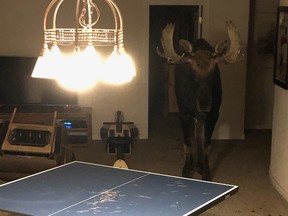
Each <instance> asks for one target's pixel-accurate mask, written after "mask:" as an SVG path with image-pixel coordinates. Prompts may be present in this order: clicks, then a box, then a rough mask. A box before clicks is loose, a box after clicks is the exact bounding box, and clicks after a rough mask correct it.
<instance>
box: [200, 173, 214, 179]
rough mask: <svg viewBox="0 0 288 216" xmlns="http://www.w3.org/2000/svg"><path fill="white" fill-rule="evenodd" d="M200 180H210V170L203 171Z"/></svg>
mask: <svg viewBox="0 0 288 216" xmlns="http://www.w3.org/2000/svg"><path fill="white" fill-rule="evenodd" d="M202 180H204V181H212V177H211V174H210V172H204V173H203V174H202Z"/></svg>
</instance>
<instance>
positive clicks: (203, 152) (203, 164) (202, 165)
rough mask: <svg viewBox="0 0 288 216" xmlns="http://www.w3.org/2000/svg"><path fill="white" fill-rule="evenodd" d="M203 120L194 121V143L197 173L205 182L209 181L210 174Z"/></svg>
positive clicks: (208, 149)
mask: <svg viewBox="0 0 288 216" xmlns="http://www.w3.org/2000/svg"><path fill="white" fill-rule="evenodd" d="M204 121H205V120H204V119H201V118H200V119H198V120H197V121H196V130H195V133H196V134H195V135H196V142H197V147H198V149H197V150H198V162H197V171H198V173H200V174H201V175H202V179H203V180H206V181H211V174H210V168H209V152H210V145H207V143H206V136H205V135H206V133H205V124H204Z"/></svg>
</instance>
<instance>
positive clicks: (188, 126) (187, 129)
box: [180, 115, 194, 178]
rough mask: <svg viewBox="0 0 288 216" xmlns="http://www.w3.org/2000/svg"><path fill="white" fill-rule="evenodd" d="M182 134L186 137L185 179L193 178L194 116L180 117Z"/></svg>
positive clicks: (183, 170)
mask: <svg viewBox="0 0 288 216" xmlns="http://www.w3.org/2000/svg"><path fill="white" fill-rule="evenodd" d="M180 122H181V127H182V132H183V136H184V155H185V156H184V157H185V159H184V160H185V162H184V166H183V169H182V176H183V177H187V178H189V177H191V170H192V169H193V152H192V142H191V131H192V128H194V119H193V118H192V116H187V115H185V116H181V117H180Z"/></svg>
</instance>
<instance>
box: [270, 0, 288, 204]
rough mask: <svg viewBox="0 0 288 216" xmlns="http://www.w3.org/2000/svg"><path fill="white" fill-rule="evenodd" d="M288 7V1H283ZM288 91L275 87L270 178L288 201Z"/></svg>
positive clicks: (283, 4) (282, 3)
mask: <svg viewBox="0 0 288 216" xmlns="http://www.w3.org/2000/svg"><path fill="white" fill-rule="evenodd" d="M280 5H281V6H288V0H281V1H280ZM287 98H288V91H287V90H284V89H282V88H280V87H278V86H276V85H275V88H274V107H273V109H274V110H273V125H272V147H271V161H270V178H271V182H272V184H273V185H274V187H275V188H276V189H277V190H278V191H279V193H280V194H282V196H283V197H284V198H285V199H286V200H287V201H288V160H287V155H288V145H287V142H288V133H287V131H288V100H287Z"/></svg>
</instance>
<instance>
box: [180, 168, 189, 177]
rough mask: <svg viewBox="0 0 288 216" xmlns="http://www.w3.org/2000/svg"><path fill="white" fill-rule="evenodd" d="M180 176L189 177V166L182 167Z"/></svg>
mask: <svg viewBox="0 0 288 216" xmlns="http://www.w3.org/2000/svg"><path fill="white" fill-rule="evenodd" d="M182 177H185V178H191V169H190V167H186V166H184V167H183V169H182Z"/></svg>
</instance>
